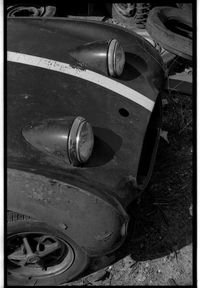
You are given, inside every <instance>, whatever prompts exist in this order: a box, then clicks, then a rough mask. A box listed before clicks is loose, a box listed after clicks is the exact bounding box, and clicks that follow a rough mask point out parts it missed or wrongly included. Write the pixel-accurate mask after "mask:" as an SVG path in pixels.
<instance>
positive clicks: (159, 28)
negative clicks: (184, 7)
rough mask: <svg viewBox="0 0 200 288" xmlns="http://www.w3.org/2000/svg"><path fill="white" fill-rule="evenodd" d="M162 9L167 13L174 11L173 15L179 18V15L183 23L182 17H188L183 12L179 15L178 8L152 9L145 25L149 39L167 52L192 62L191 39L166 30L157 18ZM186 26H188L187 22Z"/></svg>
mask: <svg viewBox="0 0 200 288" xmlns="http://www.w3.org/2000/svg"><path fill="white" fill-rule="evenodd" d="M164 9H167V11H169V10H171V9H174V13H175V14H176V13H177V14H178V15H179V17H180V15H181V17H182V18H183V20H184V22H185V19H184V16H185V17H187V16H188V14H187V13H184V11H182V12H181V13H180V10H181V9H178V8H171V7H156V8H154V9H152V10H151V11H150V13H149V16H148V19H147V24H146V29H147V31H148V32H149V34H150V35H151V37H152V38H153V39H154V40H155V42H157V43H159V44H160V45H161V46H162V47H163V48H165V49H166V50H167V51H169V52H171V53H174V54H176V55H178V56H181V57H184V58H186V59H188V60H192V39H189V38H186V37H184V36H182V35H179V34H177V33H174V32H173V31H170V30H169V29H167V28H166V26H165V25H164V23H163V22H162V21H161V20H160V18H159V17H158V14H159V13H160V11H162V12H163V10H164ZM166 15H167V14H166ZM166 17H167V16H166ZM173 19H174V18H173ZM184 22H183V23H184ZM187 24H188V25H189V23H188V22H187ZM169 43H170V44H169Z"/></svg>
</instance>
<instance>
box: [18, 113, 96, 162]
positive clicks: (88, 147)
mask: <svg viewBox="0 0 200 288" xmlns="http://www.w3.org/2000/svg"><path fill="white" fill-rule="evenodd" d="M22 135H23V136H24V138H25V139H26V141H27V142H29V143H30V144H31V145H32V146H34V147H35V148H37V149H38V150H40V151H42V152H43V153H47V154H48V155H50V154H51V155H52V156H53V157H56V158H59V159H60V160H62V161H64V162H66V163H71V164H72V165H74V166H77V165H79V164H80V163H85V162H86V161H87V160H88V159H89V157H90V156H91V154H92V149H93V145H94V135H93V130H92V126H91V125H90V124H89V123H88V122H87V121H86V120H85V119H84V118H83V117H80V116H78V117H74V116H68V117H65V118H59V119H46V120H43V121H39V122H35V123H31V124H29V125H27V126H25V127H24V128H23V129H22Z"/></svg>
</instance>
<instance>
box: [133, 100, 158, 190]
mask: <svg viewBox="0 0 200 288" xmlns="http://www.w3.org/2000/svg"><path fill="white" fill-rule="evenodd" d="M160 125H161V99H160V96H158V98H157V101H156V103H155V106H154V109H153V112H152V114H151V118H150V120H149V124H148V126H147V130H146V135H145V138H144V142H143V146H142V152H141V156H140V162H139V166H138V173H137V183H138V185H144V184H145V185H147V183H148V181H149V178H150V176H151V172H152V167H153V164H154V160H155V156H156V155H155V154H156V150H157V146H158V140H159V133H160Z"/></svg>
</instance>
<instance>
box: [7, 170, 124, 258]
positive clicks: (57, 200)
mask: <svg viewBox="0 0 200 288" xmlns="http://www.w3.org/2000/svg"><path fill="white" fill-rule="evenodd" d="M7 188H8V189H7V194H8V203H7V206H8V207H7V209H8V210H11V211H14V212H17V213H20V214H23V215H26V216H29V217H31V218H33V219H37V220H38V221H41V222H46V223H49V224H50V225H51V226H52V227H55V228H57V229H59V230H61V231H62V233H64V234H66V235H67V236H68V237H70V238H71V239H72V240H73V241H75V242H76V243H77V244H78V245H79V246H80V247H81V248H82V249H84V250H85V251H86V252H87V254H88V255H89V256H99V255H104V254H107V253H109V252H112V251H113V250H115V249H117V248H118V247H119V246H121V244H122V243H123V241H124V239H125V237H126V231H127V225H128V220H129V219H128V216H127V214H126V212H125V211H123V208H122V207H121V209H122V210H121V212H120V211H119V210H118V209H117V208H116V207H114V206H113V205H112V204H111V203H109V202H108V201H105V200H104V199H103V198H100V197H98V196H96V195H94V194H92V193H89V192H88V191H84V190H82V189H79V188H78V187H75V186H71V185H69V184H66V183H63V182H58V181H55V180H52V179H49V178H46V177H44V176H41V175H37V174H33V173H29V172H24V171H19V170H14V169H8V187H7Z"/></svg>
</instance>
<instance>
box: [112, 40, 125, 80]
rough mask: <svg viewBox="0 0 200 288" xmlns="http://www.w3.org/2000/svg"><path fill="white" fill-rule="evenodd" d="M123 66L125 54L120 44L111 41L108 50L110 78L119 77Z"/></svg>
mask: <svg viewBox="0 0 200 288" xmlns="http://www.w3.org/2000/svg"><path fill="white" fill-rule="evenodd" d="M124 64H125V53H124V49H123V48H122V46H121V44H120V43H119V42H118V41H117V40H116V39H113V40H111V42H110V45H109V48H108V71H109V74H110V76H120V75H121V74H122V72H123V69H124Z"/></svg>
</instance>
